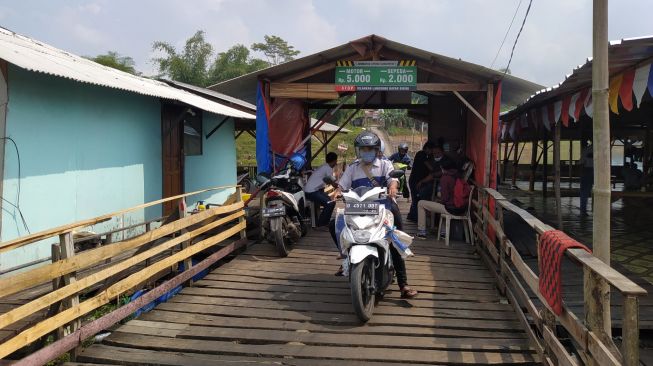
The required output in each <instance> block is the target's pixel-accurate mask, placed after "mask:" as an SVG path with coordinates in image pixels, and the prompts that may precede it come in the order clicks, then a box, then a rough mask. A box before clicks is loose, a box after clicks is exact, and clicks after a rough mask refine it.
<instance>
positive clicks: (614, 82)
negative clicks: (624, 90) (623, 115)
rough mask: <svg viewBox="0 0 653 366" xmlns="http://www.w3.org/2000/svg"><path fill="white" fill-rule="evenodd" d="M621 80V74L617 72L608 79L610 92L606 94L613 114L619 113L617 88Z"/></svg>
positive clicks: (619, 86)
mask: <svg viewBox="0 0 653 366" xmlns="http://www.w3.org/2000/svg"><path fill="white" fill-rule="evenodd" d="M623 80H624V75H623V74H619V75H617V76H615V77H613V78H612V79H610V94H609V95H608V102H609V103H610V110H611V111H612V113H614V114H619V103H618V101H619V89H620V88H621V82H622V81H623Z"/></svg>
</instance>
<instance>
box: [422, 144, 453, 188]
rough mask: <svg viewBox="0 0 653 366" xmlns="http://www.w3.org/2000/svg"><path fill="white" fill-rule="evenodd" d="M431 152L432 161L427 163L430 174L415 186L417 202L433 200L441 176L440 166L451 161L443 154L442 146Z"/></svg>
mask: <svg viewBox="0 0 653 366" xmlns="http://www.w3.org/2000/svg"><path fill="white" fill-rule="evenodd" d="M432 151H433V160H432V161H430V162H429V164H430V167H431V169H430V173H429V174H428V175H427V176H425V177H424V178H422V180H420V181H419V182H417V184H416V185H415V188H416V189H417V195H418V198H419V200H432V199H433V198H434V196H435V193H436V192H437V189H438V183H439V181H440V177H441V176H442V165H443V164H445V163H450V162H452V160H451V159H449V158H448V157H447V156H446V155H445V154H444V150H443V149H442V146H440V145H437V146H435V147H434V148H433V150H432Z"/></svg>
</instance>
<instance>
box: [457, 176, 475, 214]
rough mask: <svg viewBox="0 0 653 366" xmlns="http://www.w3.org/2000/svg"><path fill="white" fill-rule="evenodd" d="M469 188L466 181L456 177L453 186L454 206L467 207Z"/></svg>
mask: <svg viewBox="0 0 653 366" xmlns="http://www.w3.org/2000/svg"><path fill="white" fill-rule="evenodd" d="M471 190H472V189H471V187H470V186H469V184H468V183H467V181H465V180H463V179H461V178H456V185H455V186H454V188H453V204H454V206H455V207H456V208H465V209H466V208H467V201H468V200H469V193H470V192H471Z"/></svg>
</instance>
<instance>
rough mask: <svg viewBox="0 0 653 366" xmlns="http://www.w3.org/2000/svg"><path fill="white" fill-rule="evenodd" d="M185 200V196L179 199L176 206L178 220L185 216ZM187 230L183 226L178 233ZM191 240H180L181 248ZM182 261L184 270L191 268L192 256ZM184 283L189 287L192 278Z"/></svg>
mask: <svg viewBox="0 0 653 366" xmlns="http://www.w3.org/2000/svg"><path fill="white" fill-rule="evenodd" d="M185 200H186V198H182V199H180V201H179V205H178V206H177V207H178V210H179V220H181V219H183V218H184V217H186V216H187V213H186V204H185V203H184V202H185ZM187 232H188V229H187V228H184V229H182V230H181V232H180V235H184V234H186V233H187ZM192 242H193V239H190V240H186V241H184V242H182V243H181V250H184V249H186V248H188V247H190V246H191V244H192ZM183 263H184V271H188V270H189V269H191V267H192V266H193V257H192V256H190V257H188V258H186V259H184V262H183ZM173 271H174V269H173ZM186 285H187V286H189V287H190V286H193V280H192V279H190V280H188V282H187V283H186Z"/></svg>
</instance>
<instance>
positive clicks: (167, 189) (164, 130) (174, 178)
mask: <svg viewBox="0 0 653 366" xmlns="http://www.w3.org/2000/svg"><path fill="white" fill-rule="evenodd" d="M182 113H185V108H184V107H181V106H175V105H171V104H163V107H162V111H161V144H162V146H161V152H162V155H163V156H162V159H161V161H162V162H163V197H164V198H165V197H171V196H176V195H179V194H182V193H183V192H184V154H183V151H182V146H183V143H182V137H183V135H182V128H183V127H182V124H181V122H180V121H181V120H182V118H181V117H183V115H182ZM176 209H177V201H171V202H166V203H164V204H163V214H164V215H166V216H167V215H169V214H171V213H172V212H173V211H174V210H176Z"/></svg>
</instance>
